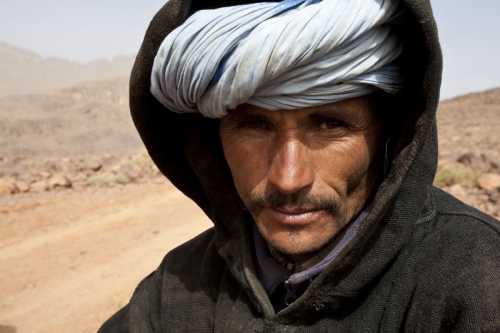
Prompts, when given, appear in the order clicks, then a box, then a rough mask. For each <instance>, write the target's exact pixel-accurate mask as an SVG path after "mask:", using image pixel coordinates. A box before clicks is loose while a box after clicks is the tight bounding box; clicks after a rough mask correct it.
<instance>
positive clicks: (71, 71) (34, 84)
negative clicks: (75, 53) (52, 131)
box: [0, 42, 135, 97]
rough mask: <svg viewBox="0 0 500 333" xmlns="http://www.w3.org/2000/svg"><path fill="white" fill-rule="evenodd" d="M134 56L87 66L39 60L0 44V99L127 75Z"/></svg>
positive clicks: (92, 63)
mask: <svg viewBox="0 0 500 333" xmlns="http://www.w3.org/2000/svg"><path fill="white" fill-rule="evenodd" d="M134 59H135V56H119V57H116V58H114V59H113V60H112V61H108V60H106V59H98V60H95V61H92V62H90V63H87V64H81V63H78V62H73V61H68V60H64V59H59V58H43V57H41V56H39V55H37V54H36V53H33V52H31V51H28V50H25V49H22V48H18V47H15V46H11V45H9V44H6V43H1V42H0V97H4V96H9V95H25V94H40V93H49V92H53V91H55V90H57V89H61V88H65V87H68V86H72V85H75V84H77V83H79V82H84V81H92V80H100V79H107V78H115V77H123V76H128V75H130V71H131V70H132V65H133V62H134Z"/></svg>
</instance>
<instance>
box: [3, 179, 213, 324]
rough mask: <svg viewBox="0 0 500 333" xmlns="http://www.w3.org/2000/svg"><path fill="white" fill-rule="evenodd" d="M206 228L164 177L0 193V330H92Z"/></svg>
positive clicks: (206, 223)
mask: <svg viewBox="0 0 500 333" xmlns="http://www.w3.org/2000/svg"><path fill="white" fill-rule="evenodd" d="M209 227H211V222H210V221H209V220H208V218H207V217H206V216H205V215H204V214H203V212H202V211H201V210H200V209H199V208H198V207H197V206H196V205H195V204H194V203H192V202H191V201H190V200H189V199H187V198H186V197H184V195H183V194H181V193H180V192H178V191H177V190H176V189H174V188H173V186H172V185H170V184H167V183H166V181H165V182H161V183H149V184H141V185H139V184H130V185H127V186H122V187H115V188H104V189H98V190H95V189H85V190H81V191H64V192H55V193H52V192H51V193H45V194H43V195H39V196H37V195H35V196H32V197H25V198H24V199H23V200H22V201H19V200H17V201H12V199H9V197H7V196H4V197H2V198H0V235H1V237H0V267H1V268H0V333H13V332H17V333H28V332H29V333H33V332H38V333H43V332H47V333H48V332H51V333H54V332H82V333H83V332H95V331H96V330H97V329H98V327H99V326H100V325H101V324H102V322H103V321H104V320H105V319H106V318H108V317H109V316H110V315H112V314H113V313H114V312H116V311H117V310H118V309H120V308H121V307H122V306H124V305H125V304H126V303H127V302H128V300H129V298H130V296H131V294H132V292H133V290H134V288H135V286H136V285H137V284H138V283H139V282H140V281H141V279H142V278H144V277H145V276H146V275H147V274H149V273H150V272H151V271H153V270H154V269H156V267H157V266H158V265H159V263H160V262H161V260H162V258H163V256H164V255H165V254H166V253H167V252H168V251H169V250H170V249H172V248H174V247H175V246H177V245H179V244H181V243H183V242H184V241H186V240H188V239H190V238H192V237H193V236H195V235H196V234H198V233H200V232H202V231H203V230H205V229H207V228H209Z"/></svg>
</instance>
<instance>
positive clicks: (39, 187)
mask: <svg viewBox="0 0 500 333" xmlns="http://www.w3.org/2000/svg"><path fill="white" fill-rule="evenodd" d="M48 189H49V183H48V182H47V181H46V180H45V179H42V180H39V181H37V182H34V183H33V184H31V190H32V191H33V192H44V191H47V190H48Z"/></svg>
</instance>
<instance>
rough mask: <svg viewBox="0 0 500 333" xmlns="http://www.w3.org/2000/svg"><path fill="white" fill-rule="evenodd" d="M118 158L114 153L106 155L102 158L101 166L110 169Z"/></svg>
mask: <svg viewBox="0 0 500 333" xmlns="http://www.w3.org/2000/svg"><path fill="white" fill-rule="evenodd" d="M118 162H119V159H118V158H117V157H116V156H114V155H107V156H105V157H104V158H103V160H102V166H103V168H104V169H106V170H111V169H112V168H113V167H114V166H115V165H116V164H117V163H118Z"/></svg>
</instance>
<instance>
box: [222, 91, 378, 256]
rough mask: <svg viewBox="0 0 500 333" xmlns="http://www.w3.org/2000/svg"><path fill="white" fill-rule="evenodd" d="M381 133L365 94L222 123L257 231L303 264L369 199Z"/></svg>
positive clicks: (239, 113)
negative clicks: (319, 104) (320, 104)
mask: <svg viewBox="0 0 500 333" xmlns="http://www.w3.org/2000/svg"><path fill="white" fill-rule="evenodd" d="M381 128H382V126H381V123H380V121H379V119H378V117H377V116H376V113H375V110H374V105H373V102H372V100H371V97H369V96H366V97H359V98H354V99H350V100H346V101H342V102H337V103H332V104H327V105H323V106H316V107H309V108H305V109H299V110H282V111H269V110H266V109H263V108H260V107H256V106H253V105H242V106H240V107H238V108H237V109H236V110H233V111H230V112H229V114H228V115H227V116H225V117H223V118H222V119H221V122H220V136H221V141H222V146H223V149H224V155H225V157H226V160H227V163H228V164H229V167H230V169H231V173H232V176H233V179H234V183H235V186H236V190H237V191H238V194H239V195H240V197H241V199H242V200H243V202H244V203H245V205H246V207H247V208H248V210H249V211H250V213H251V214H252V216H253V218H254V220H255V223H256V225H257V227H258V228H259V230H260V232H261V233H262V235H263V236H264V238H265V239H266V240H267V241H268V242H269V243H270V244H271V245H272V246H273V247H274V248H276V249H277V250H279V251H280V252H282V253H283V254H285V255H286V256H287V257H288V258H289V259H291V260H292V261H294V262H300V261H303V260H305V259H307V258H309V257H310V256H311V255H313V254H314V253H315V252H317V251H318V250H320V249H321V248H322V247H324V246H325V245H326V244H328V242H329V241H330V240H331V239H332V238H333V237H334V236H335V234H336V233H337V232H338V231H339V230H340V229H341V228H342V227H343V226H345V225H346V224H347V223H348V222H349V221H350V220H351V219H352V218H353V217H354V216H355V215H356V214H357V213H358V212H359V211H360V210H361V209H362V208H363V206H364V205H365V203H366V201H367V200H368V199H369V197H370V195H371V193H372V190H373V188H374V186H375V184H376V180H377V171H378V169H379V159H378V156H379V154H378V151H379V147H380V145H381V143H380V141H381V135H382V130H381Z"/></svg>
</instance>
